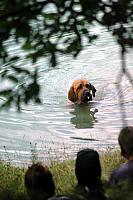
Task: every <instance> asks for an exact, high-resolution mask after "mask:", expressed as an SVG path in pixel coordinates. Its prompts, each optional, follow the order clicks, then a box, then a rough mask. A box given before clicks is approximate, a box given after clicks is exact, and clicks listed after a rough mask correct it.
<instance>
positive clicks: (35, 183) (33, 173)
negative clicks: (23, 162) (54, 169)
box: [25, 163, 55, 200]
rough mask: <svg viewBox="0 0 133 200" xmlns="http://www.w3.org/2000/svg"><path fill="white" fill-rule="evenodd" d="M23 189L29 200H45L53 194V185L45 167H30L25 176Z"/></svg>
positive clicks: (50, 175) (49, 173)
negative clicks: (24, 188)
mask: <svg viewBox="0 0 133 200" xmlns="http://www.w3.org/2000/svg"><path fill="white" fill-rule="evenodd" d="M25 187H26V190H27V193H28V195H29V197H30V198H31V200H46V199H48V198H49V197H52V196H53V195H54V194H55V185H54V181H53V177H52V174H51V172H50V171H49V169H48V167H47V166H45V167H44V166H43V165H41V164H40V163H37V164H33V165H31V166H30V167H29V168H28V170H27V172H26V174H25Z"/></svg>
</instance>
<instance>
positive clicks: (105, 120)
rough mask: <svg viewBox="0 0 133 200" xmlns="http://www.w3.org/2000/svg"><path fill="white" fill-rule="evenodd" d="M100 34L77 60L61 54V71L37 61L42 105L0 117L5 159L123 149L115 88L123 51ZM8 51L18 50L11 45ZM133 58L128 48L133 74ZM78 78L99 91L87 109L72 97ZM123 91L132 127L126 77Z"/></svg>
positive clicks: (132, 94)
mask: <svg viewBox="0 0 133 200" xmlns="http://www.w3.org/2000/svg"><path fill="white" fill-rule="evenodd" d="M95 31H96V32H99V34H100V38H99V39H98V40H97V41H96V42H95V43H94V44H93V45H91V46H88V47H86V48H85V49H84V50H83V51H82V52H81V53H80V55H79V56H78V57H77V58H76V59H73V58H72V57H71V56H60V57H59V64H58V66H57V67H56V68H49V67H48V63H47V62H46V59H41V60H40V61H39V62H38V66H39V70H40V78H39V82H40V84H41V86H42V89H41V99H42V105H34V104H32V103H31V104H30V105H29V106H24V107H23V109H22V111H21V113H17V112H16V111H15V109H14V108H12V109H11V110H10V111H9V112H6V111H5V112H2V113H1V114H0V141H1V142H0V158H1V159H7V157H8V156H9V157H10V159H11V160H12V161H17V162H28V161H29V160H30V158H31V153H32V152H34V153H35V152H37V154H38V157H39V159H40V160H42V159H44V158H45V159H47V158H49V157H51V158H56V157H59V158H62V157H63V156H64V155H66V154H67V155H74V154H75V153H76V152H77V151H78V150H79V149H81V148H84V147H89V148H94V149H96V150H101V149H106V148H108V147H110V148H117V147H118V144H117V137H118V134H119V130H120V128H121V127H122V125H123V124H122V120H121V112H120V106H119V91H118V90H117V88H116V85H117V81H118V80H117V77H118V74H119V72H120V62H121V61H120V57H119V47H118V46H117V44H116V43H115V41H114V39H113V38H112V37H111V36H110V34H109V33H107V32H106V31H105V30H104V29H102V28H101V27H100V28H99V27H97V28H96V29H95ZM9 51H10V52H11V53H12V52H15V51H17V49H16V48H15V47H14V48H13V46H12V47H10V49H9ZM132 57H133V52H131V50H129V52H128V54H127V56H126V60H127V66H128V70H129V72H130V74H131V75H132V76H133V60H132ZM20 62H21V61H20ZM29 67H31V66H29ZM79 78H86V79H88V80H89V81H90V82H91V83H92V84H93V85H94V86H95V87H96V89H97V92H96V97H95V99H94V100H93V102H91V103H89V104H88V105H87V106H77V105H74V104H72V103H70V102H69V101H68V99H67V92H68V90H69V87H70V85H71V84H72V82H73V81H74V80H75V79H79ZM121 87H122V92H123V95H124V104H123V105H124V107H125V109H126V121H127V124H128V125H132V123H133V88H132V86H131V85H130V83H129V81H128V79H127V78H126V77H123V79H122V82H121ZM96 109H97V111H98V112H95V111H96ZM122 112H123V111H122Z"/></svg>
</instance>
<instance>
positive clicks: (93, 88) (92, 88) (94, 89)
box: [91, 84, 97, 97]
mask: <svg viewBox="0 0 133 200" xmlns="http://www.w3.org/2000/svg"><path fill="white" fill-rule="evenodd" d="M91 90H92V95H93V97H95V93H96V91H97V90H96V88H95V87H94V86H93V85H92V84H91Z"/></svg>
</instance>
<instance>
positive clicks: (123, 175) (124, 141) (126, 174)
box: [109, 126, 133, 185]
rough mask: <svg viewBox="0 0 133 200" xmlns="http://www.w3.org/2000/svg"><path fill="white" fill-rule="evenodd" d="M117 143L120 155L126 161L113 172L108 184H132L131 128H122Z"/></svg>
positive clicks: (132, 129)
mask: <svg viewBox="0 0 133 200" xmlns="http://www.w3.org/2000/svg"><path fill="white" fill-rule="evenodd" d="M118 142H119V145H120V149H121V155H122V156H123V157H124V158H126V159H127V160H128V161H127V162H126V163H124V164H121V165H120V167H118V168H117V169H115V170H113V172H112V174H111V177H110V180H109V183H110V184H111V185H118V184H120V183H122V182H123V181H131V182H133V127H132V126H128V127H124V128H122V130H121V131H120V134H119V136H118Z"/></svg>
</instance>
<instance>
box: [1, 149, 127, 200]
mask: <svg viewBox="0 0 133 200" xmlns="http://www.w3.org/2000/svg"><path fill="white" fill-rule="evenodd" d="M100 161H101V166H102V179H103V181H106V180H108V178H109V176H110V173H111V171H112V169H114V168H116V167H117V166H119V165H120V164H121V163H122V162H124V160H123V159H122V158H121V156H120V152H119V151H115V152H110V151H109V150H108V151H106V152H105V153H103V154H102V155H101V160H100ZM26 169H27V168H26V167H14V166H12V164H11V163H4V162H2V161H1V162H0V200H6V199H8V200H18V199H19V200H21V199H23V200H26V199H28V197H27V194H26V192H25V188H24V175H25V171H26ZM74 169H75V161H74V160H66V161H64V162H58V161H57V162H53V161H51V165H50V170H51V171H52V174H53V177H54V181H55V184H56V194H63V193H70V192H71V191H74V188H75V186H76V177H75V170H74Z"/></svg>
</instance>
